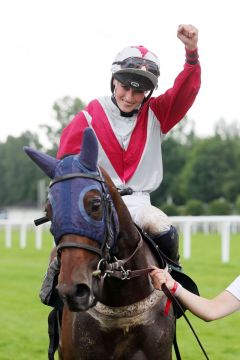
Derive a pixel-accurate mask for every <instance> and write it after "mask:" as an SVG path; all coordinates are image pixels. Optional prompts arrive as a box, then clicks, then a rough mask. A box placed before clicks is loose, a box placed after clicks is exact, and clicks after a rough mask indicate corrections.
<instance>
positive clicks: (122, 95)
mask: <svg viewBox="0 0 240 360" xmlns="http://www.w3.org/2000/svg"><path fill="white" fill-rule="evenodd" d="M113 84H114V86H115V90H114V96H115V99H116V102H117V104H118V107H119V108H120V109H121V111H123V112H131V111H133V110H134V109H136V108H137V107H139V105H141V103H142V102H143V99H144V97H145V93H146V92H144V91H139V90H136V89H133V88H131V87H129V86H125V85H123V84H122V83H120V82H119V81H117V80H116V79H114V80H113Z"/></svg>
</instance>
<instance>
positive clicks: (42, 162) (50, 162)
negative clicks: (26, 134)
mask: <svg viewBox="0 0 240 360" xmlns="http://www.w3.org/2000/svg"><path fill="white" fill-rule="evenodd" d="M23 150H24V151H25V153H26V154H27V155H28V156H29V157H30V158H31V159H32V160H33V161H34V162H35V163H36V164H37V165H38V166H39V167H40V169H41V170H42V171H43V172H44V173H45V174H46V175H47V176H49V177H50V179H53V178H54V173H55V169H56V166H57V165H58V163H59V162H60V160H57V159H55V158H54V157H52V156H50V155H47V154H43V153H41V152H40V151H38V150H35V149H32V148H30V147H28V146H24V148H23Z"/></svg>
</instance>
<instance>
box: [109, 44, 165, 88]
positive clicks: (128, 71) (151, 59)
mask: <svg viewBox="0 0 240 360" xmlns="http://www.w3.org/2000/svg"><path fill="white" fill-rule="evenodd" d="M111 71H112V75H113V78H115V79H116V80H118V81H120V82H121V83H123V84H124V85H128V86H131V87H132V88H136V89H138V90H143V91H148V90H154V89H155V88H157V85H158V77H159V75H160V64H159V60H158V58H157V56H156V55H154V54H153V53H152V52H151V51H149V50H148V49H146V48H145V47H144V46H128V47H125V48H124V49H123V50H121V51H120V52H119V53H118V54H117V56H116V57H115V59H114V61H113V63H112V68H111Z"/></svg>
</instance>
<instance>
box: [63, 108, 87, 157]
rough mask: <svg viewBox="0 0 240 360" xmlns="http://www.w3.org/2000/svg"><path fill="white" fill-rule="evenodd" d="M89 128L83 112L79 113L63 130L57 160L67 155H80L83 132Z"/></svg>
mask: <svg viewBox="0 0 240 360" xmlns="http://www.w3.org/2000/svg"><path fill="white" fill-rule="evenodd" d="M86 127H88V122H87V120H86V118H85V116H84V113H83V112H81V111H80V112H79V113H78V114H77V115H76V116H75V117H74V118H73V119H72V121H71V122H70V123H69V125H68V126H67V127H65V128H64V129H63V132H62V135H61V138H60V144H59V148H58V152H57V159H60V158H62V157H63V156H64V155H67V154H78V153H79V152H80V148H81V143H82V136H83V130H84V129H85V128H86Z"/></svg>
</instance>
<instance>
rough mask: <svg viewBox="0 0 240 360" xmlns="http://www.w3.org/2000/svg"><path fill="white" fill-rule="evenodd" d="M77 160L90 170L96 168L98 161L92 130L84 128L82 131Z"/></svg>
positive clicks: (96, 146)
mask: <svg viewBox="0 0 240 360" xmlns="http://www.w3.org/2000/svg"><path fill="white" fill-rule="evenodd" d="M78 159H79V162H80V163H81V164H83V165H84V166H85V167H86V168H87V169H89V170H91V171H96V170H97V162H98V142H97V138H96V135H95V134H94V131H93V130H92V129H91V128H86V129H85V130H84V133H83V140H82V146H81V152H80V154H79V157H78Z"/></svg>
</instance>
